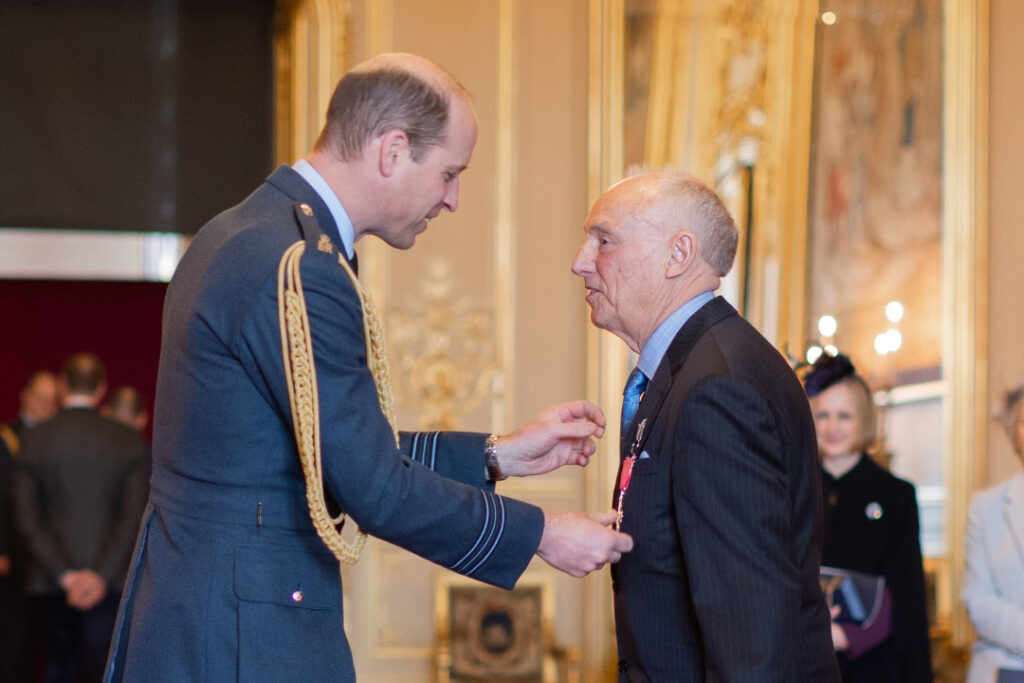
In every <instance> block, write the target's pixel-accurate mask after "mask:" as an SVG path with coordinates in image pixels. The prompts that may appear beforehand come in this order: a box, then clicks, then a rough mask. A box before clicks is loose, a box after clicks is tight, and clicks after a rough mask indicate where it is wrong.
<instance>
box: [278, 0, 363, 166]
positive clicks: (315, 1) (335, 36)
mask: <svg viewBox="0 0 1024 683" xmlns="http://www.w3.org/2000/svg"><path fill="white" fill-rule="evenodd" d="M348 15H349V4H348V2H347V0H279V1H278V3H277V9H276V19H275V29H274V83H275V96H274V113H275V121H274V123H275V127H274V158H275V160H276V161H277V163H281V164H290V163H292V162H294V161H295V160H296V159H298V158H299V157H301V156H303V155H305V154H306V153H307V152H308V151H309V150H310V149H311V148H312V146H313V143H314V142H315V141H316V137H317V135H319V133H320V128H322V127H323V117H324V115H325V113H326V112H327V103H328V102H329V101H330V98H331V93H332V92H333V91H334V86H335V84H336V83H337V81H338V79H339V78H341V76H342V74H344V73H345V71H346V69H347V68H348V57H347V55H348V50H349V42H350V41H349V36H348V31H347V28H346V26H347V21H348Z"/></svg>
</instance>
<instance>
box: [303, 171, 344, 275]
mask: <svg viewBox="0 0 1024 683" xmlns="http://www.w3.org/2000/svg"><path fill="white" fill-rule="evenodd" d="M292 168H293V169H295V172H296V173H298V174H299V175H300V176H302V177H303V179H304V180H305V181H306V182H307V183H309V184H310V185H312V186H313V189H314V190H316V193H317V194H318V195H320V199H322V200H324V204H326V205H327V209H328V210H329V211H330V212H331V217H332V218H334V224H335V225H337V226H338V235H339V236H340V237H341V244H342V246H344V247H345V254H346V255H347V256H348V260H349V261H351V260H352V255H353V254H355V241H356V232H355V228H354V227H353V225H352V219H351V218H349V217H348V213H347V212H346V211H345V207H344V206H342V205H341V200H339V199H338V195H336V194H334V190H332V189H331V186H330V185H328V184H327V181H326V180H324V179H323V176H321V175H320V174H319V173H317V172H316V169H315V168H313V166H312V164H310V163H309V162H308V161H306V160H305V159H299V160H298V161H296V162H295V163H294V164H292Z"/></svg>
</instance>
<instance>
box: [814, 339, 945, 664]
mask: <svg viewBox="0 0 1024 683" xmlns="http://www.w3.org/2000/svg"><path fill="white" fill-rule="evenodd" d="M804 387H805V388H806V390H807V395H808V397H810V402H811V412H812V414H813V415H814V424H815V427H816V431H817V435H818V451H819V453H820V455H821V477H822V491H823V493H824V498H825V544H824V547H823V549H822V554H821V563H822V565H823V566H827V567H837V568H840V569H844V570H852V571H855V572H860V573H862V574H867V575H870V576H881V577H884V579H885V590H884V597H883V599H882V602H881V603H880V605H879V613H878V616H877V617H876V618H875V619H873V620H871V621H870V623H867V622H861V623H858V622H853V621H847V620H845V619H839V616H840V615H839V614H838V612H837V614H836V618H837V620H836V621H834V622H833V624H832V642H833V644H834V645H835V647H836V656H837V658H838V660H839V668H840V671H841V672H842V675H843V681H844V682H846V683H888V682H889V681H892V682H893V683H897V682H899V683H904V682H906V683H913V682H921V683H924V682H930V681H931V680H932V664H931V648H930V645H929V639H928V610H927V605H926V598H925V583H924V565H923V561H922V558H921V541H920V526H919V524H920V522H919V519H918V510H917V496H916V493H915V491H914V486H913V485H912V484H911V483H909V482H907V481H904V480H902V479H899V478H897V477H895V476H893V475H892V474H890V473H889V472H888V471H886V470H885V469H883V468H882V467H880V466H879V465H877V464H876V463H875V461H874V460H872V459H871V458H870V457H869V456H868V454H867V451H868V449H869V448H870V447H871V446H872V445H873V444H874V443H875V440H876V438H877V432H876V427H875V424H876V421H875V407H874V403H873V402H872V398H871V391H870V389H869V388H868V385H867V383H866V382H865V381H864V379H863V378H862V377H861V376H860V375H858V374H857V372H856V369H855V368H854V366H853V363H851V362H850V359H849V358H848V357H847V356H845V355H843V354H839V355H836V356H831V355H828V354H823V355H822V356H821V357H820V358H819V359H818V360H817V361H816V362H815V363H814V365H813V366H812V368H811V369H810V371H809V372H808V373H807V374H806V375H805V376H804Z"/></svg>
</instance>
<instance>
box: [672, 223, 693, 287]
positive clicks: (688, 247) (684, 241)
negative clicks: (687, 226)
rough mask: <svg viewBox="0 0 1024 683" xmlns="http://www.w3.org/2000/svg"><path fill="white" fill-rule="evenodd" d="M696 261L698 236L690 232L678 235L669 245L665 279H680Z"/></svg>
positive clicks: (682, 232)
mask: <svg viewBox="0 0 1024 683" xmlns="http://www.w3.org/2000/svg"><path fill="white" fill-rule="evenodd" d="M696 259H697V238H696V236H695V235H694V234H693V233H692V232H690V231H688V230H683V231H681V232H678V233H676V235H675V237H673V238H672V242H671V243H670V245H669V257H668V263H667V264H665V277H668V278H672V277H678V276H679V275H681V274H683V273H684V272H686V271H687V270H688V269H689V268H690V267H691V266H692V265H693V263H694V261H695V260H696Z"/></svg>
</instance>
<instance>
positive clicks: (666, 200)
mask: <svg viewBox="0 0 1024 683" xmlns="http://www.w3.org/2000/svg"><path fill="white" fill-rule="evenodd" d="M656 187H657V196H656V197H655V198H654V202H653V204H652V207H651V208H652V209H653V210H654V211H657V212H659V213H660V214H661V216H660V217H661V219H662V220H663V221H664V222H665V225H666V226H677V227H678V228H680V229H682V228H687V229H689V230H691V231H693V233H694V234H695V235H697V254H698V255H699V256H700V257H701V259H703V260H704V261H705V262H706V263H707V264H708V265H710V266H711V267H712V269H714V271H715V274H716V275H718V276H719V277H722V276H724V275H726V274H727V273H728V272H729V271H730V270H731V269H732V264H733V261H734V260H735V258H736V246H737V244H738V243H739V232H738V231H737V230H736V223H735V221H733V219H732V216H730V215H729V210H728V209H726V208H725V204H723V203H722V200H721V199H719V197H718V195H717V194H716V193H715V191H714V190H712V189H711V188H710V187H708V186H707V185H706V184H704V183H703V182H701V181H700V180H698V179H697V178H695V177H693V176H691V175H689V174H686V173H682V172H679V171H676V170H664V171H662V172H661V173H659V174H658V179H657V183H656Z"/></svg>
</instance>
